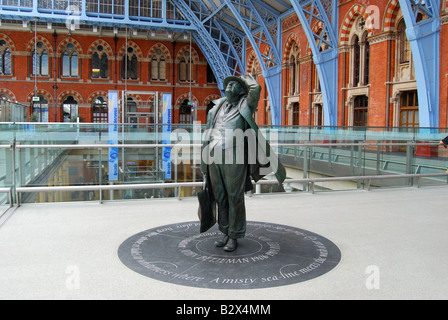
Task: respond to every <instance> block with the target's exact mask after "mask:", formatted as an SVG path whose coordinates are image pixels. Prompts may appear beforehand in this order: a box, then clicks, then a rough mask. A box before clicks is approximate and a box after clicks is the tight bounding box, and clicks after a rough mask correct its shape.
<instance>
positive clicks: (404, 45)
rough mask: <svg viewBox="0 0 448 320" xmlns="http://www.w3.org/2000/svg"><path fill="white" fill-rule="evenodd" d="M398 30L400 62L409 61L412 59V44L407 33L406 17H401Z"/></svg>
mask: <svg viewBox="0 0 448 320" xmlns="http://www.w3.org/2000/svg"><path fill="white" fill-rule="evenodd" d="M397 32H398V50H399V51H398V55H399V57H398V62H399V63H408V62H409V61H410V60H411V44H410V43H409V41H408V37H407V35H406V24H405V22H404V19H401V20H400V22H399V23H398V27H397Z"/></svg>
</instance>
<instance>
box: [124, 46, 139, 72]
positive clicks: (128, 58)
mask: <svg viewBox="0 0 448 320" xmlns="http://www.w3.org/2000/svg"><path fill="white" fill-rule="evenodd" d="M121 67H122V68H121V70H122V78H123V79H131V80H137V79H138V59H137V54H136V53H135V50H134V48H132V47H129V48H128V49H127V50H126V53H125V54H124V56H123V60H122V66H121Z"/></svg>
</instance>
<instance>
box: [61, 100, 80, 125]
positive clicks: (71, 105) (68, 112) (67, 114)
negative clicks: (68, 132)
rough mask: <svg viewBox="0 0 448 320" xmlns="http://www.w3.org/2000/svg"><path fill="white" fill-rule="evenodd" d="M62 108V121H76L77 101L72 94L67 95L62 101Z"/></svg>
mask: <svg viewBox="0 0 448 320" xmlns="http://www.w3.org/2000/svg"><path fill="white" fill-rule="evenodd" d="M62 110H63V114H64V122H73V121H76V117H77V116H78V102H77V101H76V100H75V98H73V97H72V96H67V97H66V98H65V100H64V102H62Z"/></svg>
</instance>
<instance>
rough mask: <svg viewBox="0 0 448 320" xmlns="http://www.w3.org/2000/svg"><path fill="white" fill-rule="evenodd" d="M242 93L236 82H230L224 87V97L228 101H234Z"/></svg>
mask: <svg viewBox="0 0 448 320" xmlns="http://www.w3.org/2000/svg"><path fill="white" fill-rule="evenodd" d="M242 92H243V88H241V85H240V84H239V83H238V81H230V82H229V83H228V84H227V87H226V97H227V99H229V100H230V101H232V100H233V101H235V100H237V99H239V97H240V95H241V93H242Z"/></svg>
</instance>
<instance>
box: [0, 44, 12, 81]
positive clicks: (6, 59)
mask: <svg viewBox="0 0 448 320" xmlns="http://www.w3.org/2000/svg"><path fill="white" fill-rule="evenodd" d="M11 65H12V60H11V49H10V48H9V46H8V44H7V42H6V41H5V40H0V74H1V75H10V74H11V73H12V67H11Z"/></svg>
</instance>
